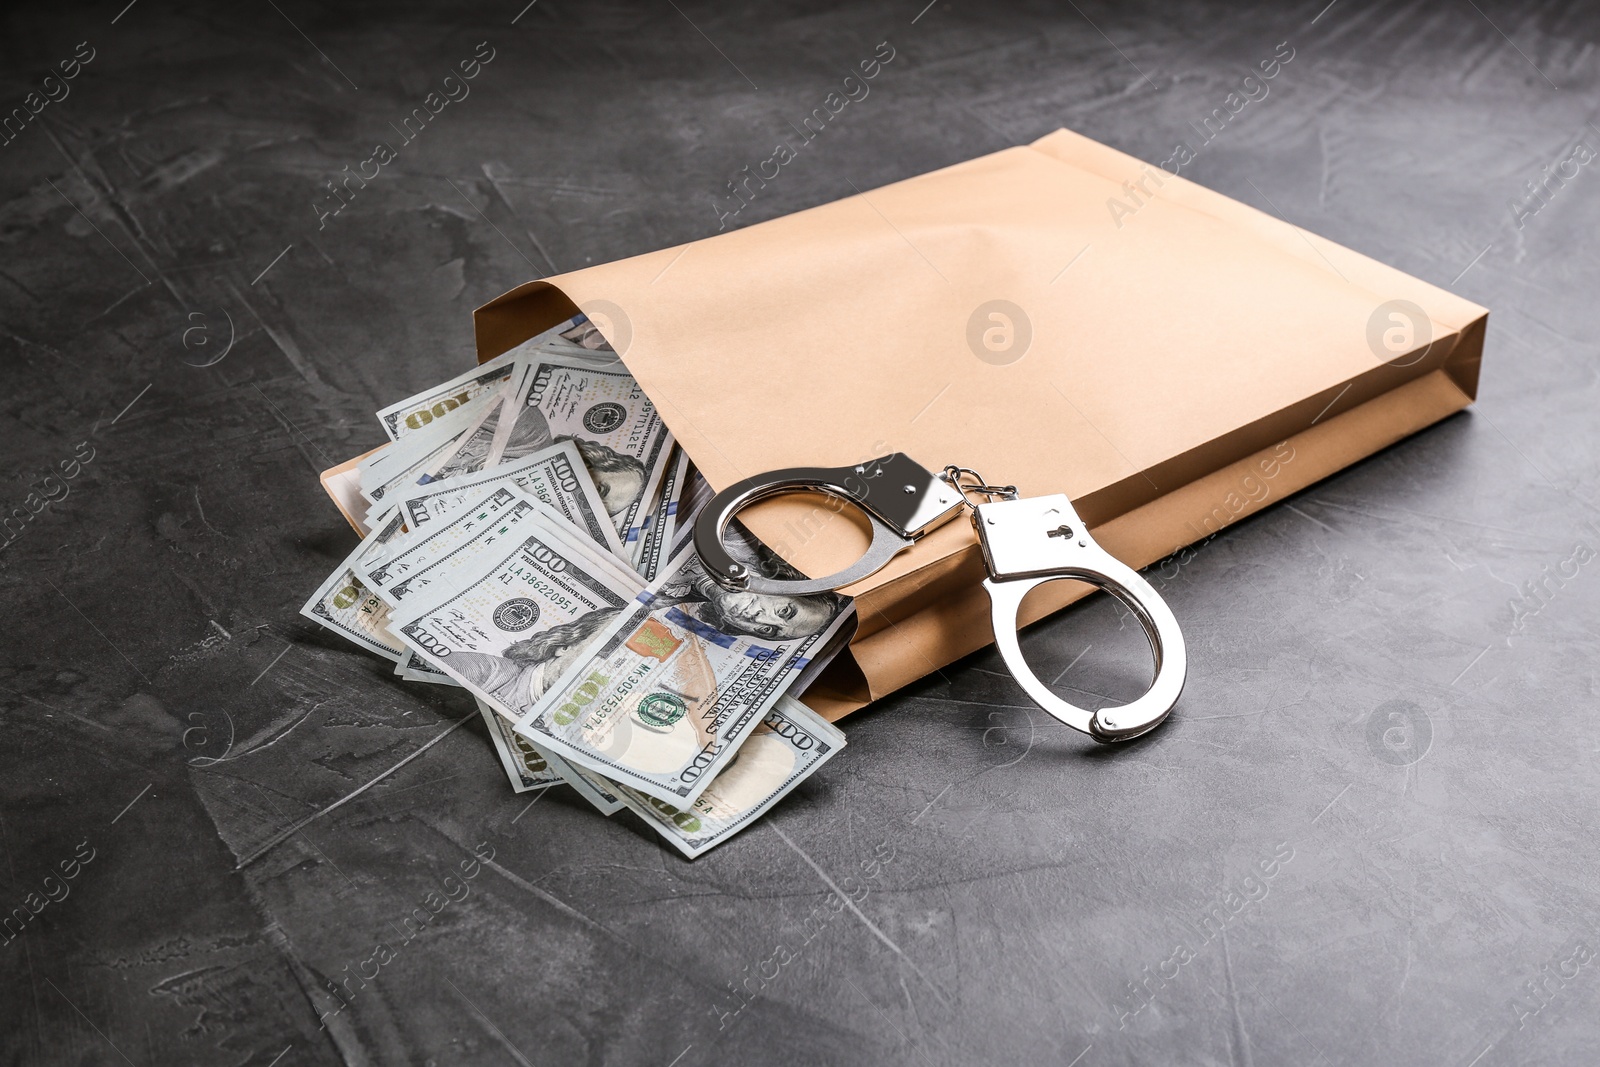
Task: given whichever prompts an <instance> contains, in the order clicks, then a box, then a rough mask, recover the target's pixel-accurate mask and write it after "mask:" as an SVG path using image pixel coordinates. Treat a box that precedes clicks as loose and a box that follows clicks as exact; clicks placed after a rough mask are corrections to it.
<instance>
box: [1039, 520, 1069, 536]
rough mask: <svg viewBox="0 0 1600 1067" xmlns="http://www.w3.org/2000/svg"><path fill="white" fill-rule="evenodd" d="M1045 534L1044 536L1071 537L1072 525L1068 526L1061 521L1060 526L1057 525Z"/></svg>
mask: <svg viewBox="0 0 1600 1067" xmlns="http://www.w3.org/2000/svg"><path fill="white" fill-rule="evenodd" d="M1045 536H1046V537H1071V536H1072V527H1070V526H1068V525H1067V524H1066V523H1062V524H1061V525H1060V526H1057V527H1056V528H1055V529H1054V530H1051V531H1050V532H1049V533H1047V534H1045Z"/></svg>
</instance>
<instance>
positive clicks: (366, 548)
mask: <svg viewBox="0 0 1600 1067" xmlns="http://www.w3.org/2000/svg"><path fill="white" fill-rule="evenodd" d="M405 528H406V527H405V518H404V516H402V515H401V514H400V512H399V510H397V509H390V510H389V511H388V512H387V513H386V514H384V515H381V516H379V517H378V518H376V519H374V520H372V532H371V533H369V534H368V535H367V536H366V537H364V538H362V540H361V543H360V544H359V545H357V546H356V549H355V551H354V552H352V553H350V555H349V556H348V557H347V558H346V559H345V561H344V562H343V563H341V564H339V566H337V567H335V568H334V571H333V573H332V574H330V575H328V579H327V581H325V582H323V583H322V585H321V586H320V587H319V588H318V589H317V591H316V592H315V593H312V594H311V599H310V600H307V601H306V603H305V607H303V608H301V609H300V614H302V615H304V616H305V617H306V618H308V619H310V620H311V621H312V622H314V623H316V624H317V625H318V626H322V627H325V628H327V629H329V630H332V631H333V632H334V633H336V634H338V635H339V636H341V637H345V638H348V639H350V640H351V641H354V642H355V643H356V644H358V645H360V646H361V647H362V648H365V649H368V650H370V651H373V652H376V653H377V654H378V655H380V656H382V657H383V658H385V659H390V660H394V661H395V662H396V663H399V662H400V661H401V660H402V659H404V658H405V655H406V653H407V652H408V650H407V649H406V647H405V646H404V645H403V644H401V643H400V639H399V638H397V637H395V635H394V634H392V633H390V632H389V605H388V604H387V603H386V602H385V601H384V600H382V599H381V598H380V597H379V596H378V595H377V594H376V593H373V592H372V591H371V590H370V589H368V588H367V584H366V582H364V581H363V580H362V579H361V578H360V576H358V575H357V574H356V572H355V565H356V562H357V560H359V559H360V558H361V557H362V556H363V555H367V554H370V553H371V552H372V551H374V550H376V549H379V548H381V547H382V546H385V545H387V544H389V543H390V542H392V541H394V540H395V539H396V538H398V537H400V536H401V535H402V534H403V533H404V532H405Z"/></svg>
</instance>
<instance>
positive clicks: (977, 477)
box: [944, 463, 1017, 511]
mask: <svg viewBox="0 0 1600 1067" xmlns="http://www.w3.org/2000/svg"><path fill="white" fill-rule="evenodd" d="M963 478H971V479H972V481H971V482H970V483H969V482H965V481H962V479H963ZM944 480H945V481H947V482H949V483H950V484H951V485H952V486H954V487H955V489H956V491H957V492H959V493H960V494H961V502H962V503H963V504H965V505H967V507H969V508H971V509H972V510H974V511H976V510H977V508H978V505H977V504H976V503H974V502H973V501H972V496H971V494H974V493H976V494H978V495H981V496H982V497H983V498H984V499H983V501H982V503H985V504H988V503H993V502H994V500H995V498H997V497H998V498H999V499H1001V500H1015V499H1017V487H1016V486H1014V485H989V484H988V483H986V482H985V481H984V480H983V475H981V474H979V473H978V472H977V471H975V470H973V469H972V468H971V467H960V466H957V465H956V464H954V463H947V464H945V468H944Z"/></svg>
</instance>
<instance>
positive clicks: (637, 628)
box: [396, 546, 848, 809]
mask: <svg viewBox="0 0 1600 1067" xmlns="http://www.w3.org/2000/svg"><path fill="white" fill-rule="evenodd" d="M732 547H733V546H730V550H731V549H732ZM746 562H747V565H748V566H751V567H752V568H756V569H757V572H758V573H763V574H775V575H780V576H793V575H794V572H793V569H792V568H788V565H787V564H786V563H784V562H783V561H782V560H780V559H778V558H777V557H776V556H773V555H772V554H771V553H766V552H764V551H763V552H758V553H757V554H756V555H754V556H752V557H751V558H750V559H749V560H748V561H746ZM847 603H848V602H847V601H846V600H845V598H844V597H841V596H839V595H837V594H835V593H822V594H817V595H814V596H803V597H800V596H770V595H765V594H758V593H750V592H743V591H741V592H735V591H731V590H728V589H725V588H723V587H722V586H721V585H719V584H717V583H716V582H715V581H714V580H713V579H711V578H710V577H709V576H708V575H707V574H706V573H705V570H704V568H703V566H702V565H701V563H700V559H699V557H698V556H697V555H696V554H695V553H694V552H693V551H692V550H688V551H685V552H683V553H682V554H680V555H679V556H678V557H676V558H675V559H673V560H672V561H671V562H670V563H669V564H668V565H667V567H666V568H665V570H664V573H663V575H662V576H661V577H659V578H657V579H656V581H654V582H652V583H651V584H650V586H649V589H648V590H647V591H645V592H644V593H643V594H642V595H640V596H638V597H636V598H635V599H634V600H633V601H632V602H631V603H629V604H628V605H627V608H626V610H624V611H621V612H619V613H618V614H617V616H616V617H615V618H614V619H613V620H612V621H611V622H610V623H609V624H608V625H607V626H606V628H605V630H603V631H602V632H601V633H600V634H599V635H598V637H597V638H596V641H595V644H594V647H593V648H592V649H591V650H590V651H589V653H588V654H586V655H585V657H584V659H583V661H582V662H578V663H574V664H572V665H571V666H570V667H569V668H568V669H567V670H566V671H564V672H563V673H562V674H561V676H560V677H559V678H558V679H557V680H556V682H555V684H554V685H552V686H550V687H549V688H548V690H546V691H544V692H543V693H542V695H541V696H539V698H538V701H537V703H535V704H533V705H532V706H531V707H523V708H514V709H513V710H517V711H519V712H520V715H519V718H518V719H517V732H518V733H520V734H522V735H523V736H524V737H526V738H528V740H530V741H532V742H533V743H534V744H535V745H537V746H539V747H540V748H542V749H544V750H546V751H549V752H554V753H555V754H557V755H559V756H563V757H565V758H566V759H568V760H569V761H571V762H573V763H576V764H578V765H579V766H582V767H584V768H585V769H587V770H590V771H594V772H595V773H597V774H600V775H603V776H604V777H606V778H609V779H611V780H612V781H614V782H616V783H617V784H619V785H624V786H628V787H629V788H631V789H634V790H636V791H638V792H641V793H644V794H645V795H647V796H652V797H654V798H655V799H657V800H661V801H665V802H666V803H667V804H669V805H671V806H673V807H676V808H680V809H681V808H684V807H687V806H688V805H690V804H692V803H693V802H694V800H695V798H696V797H698V796H699V795H700V794H701V793H702V792H703V791H704V790H705V789H706V788H707V787H708V786H709V785H710V784H711V781H712V779H713V778H715V777H716V775H717V772H718V771H719V770H720V769H721V768H722V767H724V766H726V765H727V763H728V762H729V761H730V760H732V758H733V755H734V753H735V751H736V750H737V749H738V747H739V744H740V742H742V741H743V740H744V738H745V737H746V735H748V734H749V733H750V731H751V730H753V729H755V728H756V726H758V725H759V724H760V722H761V718H762V716H763V715H765V714H766V712H767V711H768V710H769V709H771V707H772V705H773V704H774V703H775V702H776V701H777V699H778V697H779V696H781V695H782V694H783V693H784V691H785V690H786V689H787V688H788V687H789V686H790V685H791V684H792V683H793V681H794V678H795V676H796V674H797V673H798V672H799V671H800V670H802V669H803V668H804V667H805V665H806V662H807V661H808V659H809V658H810V656H811V654H812V652H813V650H818V649H821V648H823V647H825V646H826V645H827V643H828V641H829V639H830V638H831V637H832V636H833V634H834V632H835V631H836V630H837V629H838V628H839V627H840V626H841V625H843V621H844V619H845V618H846V613H845V608H846V607H847ZM396 632H397V633H399V634H400V636H401V638H402V640H404V639H405V632H404V628H403V627H402V628H400V629H399V630H397V631H396ZM408 643H409V642H408Z"/></svg>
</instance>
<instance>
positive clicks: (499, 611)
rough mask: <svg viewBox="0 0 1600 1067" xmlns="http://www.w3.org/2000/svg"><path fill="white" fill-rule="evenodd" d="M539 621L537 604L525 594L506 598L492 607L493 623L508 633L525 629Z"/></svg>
mask: <svg viewBox="0 0 1600 1067" xmlns="http://www.w3.org/2000/svg"><path fill="white" fill-rule="evenodd" d="M538 621H539V605H538V604H535V603H534V602H533V601H531V600H529V599H528V598H527V597H525V596H519V597H517V598H516V599H515V600H508V601H506V602H505V603H504V604H501V605H500V606H499V607H497V608H495V609H494V624H495V625H496V626H498V627H500V629H502V630H505V631H507V632H508V633H516V632H517V631H518V630H526V629H527V628H528V627H530V626H532V625H533V624H534V623H536V622H538Z"/></svg>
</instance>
